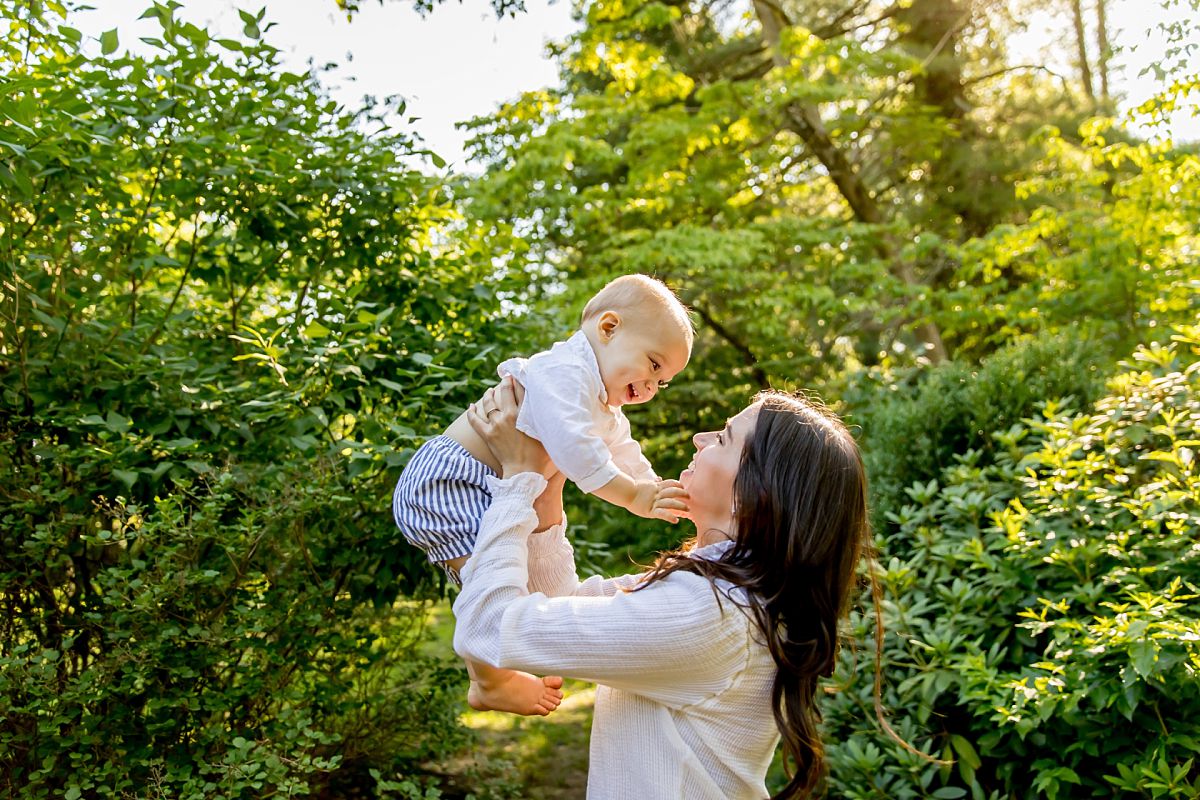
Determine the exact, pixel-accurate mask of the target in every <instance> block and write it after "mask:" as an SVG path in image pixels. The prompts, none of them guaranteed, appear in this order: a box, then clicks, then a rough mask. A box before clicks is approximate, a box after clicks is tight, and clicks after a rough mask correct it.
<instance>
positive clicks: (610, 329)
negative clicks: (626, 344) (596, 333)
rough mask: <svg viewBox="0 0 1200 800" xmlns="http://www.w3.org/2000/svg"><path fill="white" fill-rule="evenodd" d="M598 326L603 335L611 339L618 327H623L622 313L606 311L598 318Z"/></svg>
mask: <svg viewBox="0 0 1200 800" xmlns="http://www.w3.org/2000/svg"><path fill="white" fill-rule="evenodd" d="M596 327H597V328H598V329H599V330H600V335H601V336H602V337H604V338H605V339H609V338H611V337H612V335H613V334H614V333H616V332H617V328H619V327H621V315H620V314H618V313H617V312H616V311H612V310H609V311H605V312H604V313H603V314H601V315H600V319H598V320H596Z"/></svg>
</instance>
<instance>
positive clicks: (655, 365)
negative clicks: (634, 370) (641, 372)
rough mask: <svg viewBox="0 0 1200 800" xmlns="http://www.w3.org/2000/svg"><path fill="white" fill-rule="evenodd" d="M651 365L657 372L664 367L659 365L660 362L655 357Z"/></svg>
mask: <svg viewBox="0 0 1200 800" xmlns="http://www.w3.org/2000/svg"><path fill="white" fill-rule="evenodd" d="M650 366H651V368H652V369H653V370H654V371H655V372H658V371H659V370H660V369H662V367H661V366H660V365H659V363H658V362H657V361H655V360H654V359H653V358H652V359H650Z"/></svg>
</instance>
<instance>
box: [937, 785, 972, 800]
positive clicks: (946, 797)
mask: <svg viewBox="0 0 1200 800" xmlns="http://www.w3.org/2000/svg"><path fill="white" fill-rule="evenodd" d="M929 796H930V797H936V798H938V800H957V798H959V797H966V796H967V790H966V789H964V788H962V787H961V786H943V787H941V788H940V789H934V790H933V791H932V792H930V794H929Z"/></svg>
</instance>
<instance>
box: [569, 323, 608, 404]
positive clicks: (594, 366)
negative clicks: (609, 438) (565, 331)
mask: <svg viewBox="0 0 1200 800" xmlns="http://www.w3.org/2000/svg"><path fill="white" fill-rule="evenodd" d="M567 344H568V345H569V346H570V347H571V348H572V350H574V351H575V353H577V354H578V356H579V359H580V360H581V361H582V362H583V363H584V364H587V366H588V368H589V369H590V370H591V371H592V375H593V376H594V377H595V378H596V383H597V385H599V387H600V392H599V397H600V402H601V403H603V404H604V407H605V408H611V406H609V404H608V390H607V389H605V388H604V376H603V375H601V374H600V362H599V361H597V360H596V351H595V350H593V349H592V343H591V342H589V341H588V338H587V334H586V333H584V332H583V331H575V333H573V334H571V338H569V339H567Z"/></svg>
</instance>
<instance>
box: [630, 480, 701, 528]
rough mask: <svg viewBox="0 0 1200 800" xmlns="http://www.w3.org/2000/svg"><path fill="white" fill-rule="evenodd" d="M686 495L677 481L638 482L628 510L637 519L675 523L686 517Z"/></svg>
mask: <svg viewBox="0 0 1200 800" xmlns="http://www.w3.org/2000/svg"><path fill="white" fill-rule="evenodd" d="M687 499H688V494H687V491H686V490H685V489H684V488H683V484H681V483H680V482H679V481H677V480H665V481H638V484H637V495H636V496H635V497H634V500H633V503H631V504H630V506H629V510H630V511H632V512H633V513H634V514H637V515H638V516H639V517H645V518H647V519H661V520H665V521H667V522H671V523H675V522H678V521H679V518H680V517H681V516H686V515H687V510H688V504H687Z"/></svg>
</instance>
